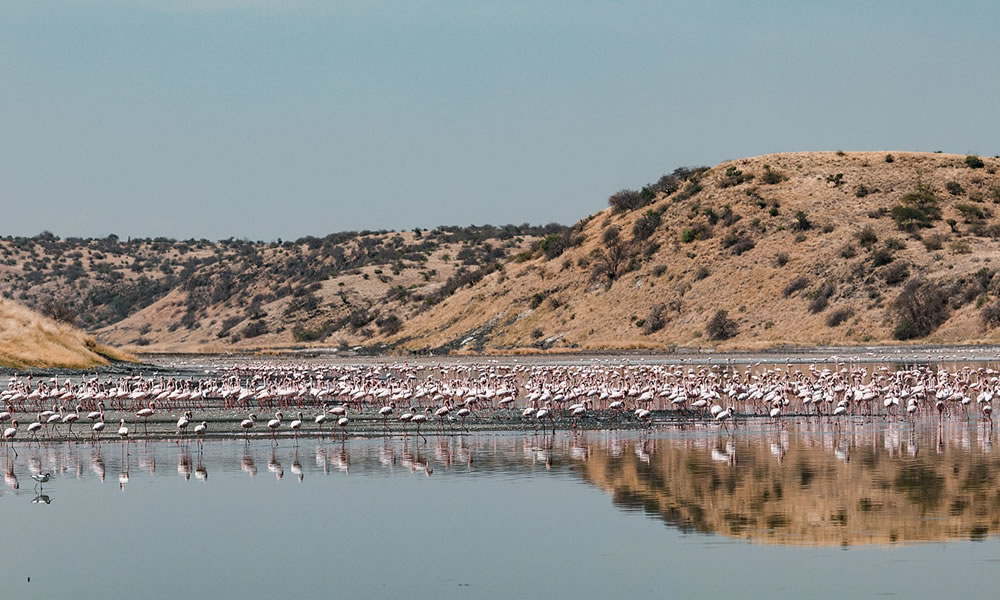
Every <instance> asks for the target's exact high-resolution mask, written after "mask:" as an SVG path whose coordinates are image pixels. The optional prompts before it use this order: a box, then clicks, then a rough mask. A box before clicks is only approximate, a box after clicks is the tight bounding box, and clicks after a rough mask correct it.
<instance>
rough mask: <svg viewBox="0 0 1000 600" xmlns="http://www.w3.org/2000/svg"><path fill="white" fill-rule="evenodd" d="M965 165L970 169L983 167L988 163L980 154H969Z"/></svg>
mask: <svg viewBox="0 0 1000 600" xmlns="http://www.w3.org/2000/svg"><path fill="white" fill-rule="evenodd" d="M965 166H967V167H969V168H970V169H982V168H983V167H985V166H986V163H984V162H983V159H981V158H979V157H978V156H976V155H974V154H970V155H969V156H966V157H965Z"/></svg>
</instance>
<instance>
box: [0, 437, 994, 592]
mask: <svg viewBox="0 0 1000 600" xmlns="http://www.w3.org/2000/svg"><path fill="white" fill-rule="evenodd" d="M995 442H996V434H995V433H994V432H992V431H991V430H990V429H989V428H987V427H985V426H984V425H982V424H976V423H969V424H967V423H965V422H962V421H955V422H949V423H945V424H944V425H943V426H942V427H940V428H939V427H937V424H936V423H927V424H924V425H919V426H917V427H916V428H914V427H911V426H909V425H907V424H905V423H889V424H887V423H885V422H884V421H883V422H876V423H874V424H872V423H862V422H854V423H848V424H845V425H844V426H841V427H836V426H835V425H833V424H830V423H828V422H825V421H824V422H816V421H812V422H810V421H797V422H794V423H790V424H788V425H787V426H785V427H778V426H774V425H769V424H764V423H758V424H749V425H746V426H742V427H741V428H740V429H738V430H737V431H736V433H734V434H733V435H727V434H726V432H725V431H721V432H720V431H719V430H717V429H715V428H696V429H687V430H677V429H671V430H666V431H657V432H653V433H651V434H649V435H641V434H618V433H613V432H586V433H583V434H580V435H576V436H574V435H572V434H570V433H566V432H560V433H558V434H557V435H555V436H554V437H553V436H551V435H548V436H543V435H537V436H536V435H530V434H529V435H522V434H476V435H470V436H454V437H435V436H430V437H429V439H428V441H427V442H426V443H419V444H418V443H415V441H414V439H413V438H412V437H411V438H410V439H403V438H391V439H374V440H349V441H347V442H346V443H345V444H341V443H339V442H338V443H331V442H330V441H328V440H326V441H317V440H315V439H310V440H308V441H306V440H302V441H300V442H299V444H298V447H295V446H294V445H293V444H292V442H291V441H290V440H289V441H285V440H283V441H282V442H281V445H280V446H279V447H278V448H272V447H271V446H270V444H269V442H267V441H255V442H253V443H252V444H251V445H250V446H249V447H247V446H245V445H244V444H243V443H242V441H231V442H230V441H226V442H210V443H206V444H205V446H204V449H203V450H200V449H199V447H198V446H197V445H196V444H194V443H191V444H188V445H183V444H175V443H173V442H155V443H154V442H150V443H142V442H137V443H132V444H131V445H130V448H128V450H127V453H126V452H124V451H123V449H122V447H121V446H120V445H119V444H103V445H101V446H93V445H91V444H89V443H73V444H70V443H61V444H55V445H42V446H41V447H38V446H34V445H33V446H30V447H29V446H28V445H26V444H25V443H24V442H22V443H19V444H18V446H17V450H18V452H19V456H18V457H17V458H14V455H13V453H8V454H6V456H7V459H6V465H7V469H6V476H5V485H4V486H3V493H2V495H0V515H2V523H3V526H2V527H3V531H2V544H0V565H3V570H2V573H3V576H4V577H3V585H4V587H5V592H6V593H5V597H11V598H58V597H68V596H70V595H78V596H86V595H88V594H93V595H94V597H96V596H97V595H103V596H106V597H125V596H127V595H135V596H136V597H142V598H175V597H177V596H178V594H181V595H182V596H181V597H209V596H220V597H238V598H270V597H293V596H300V595H304V596H306V597H324V596H334V595H336V596H343V595H346V596H347V597H352V596H356V597H399V596H401V595H404V594H405V595H406V597H415V598H528V597H546V596H548V597H571V596H576V597H581V598H644V597H664V596H671V595H672V596H680V597H721V596H728V597H736V596H740V597H769V598H786V597H796V598H800V597H803V595H805V596H806V597H830V598H833V597H838V598H839V597H844V596H845V595H846V596H848V597H849V596H857V597H875V596H892V595H898V596H909V597H929V596H931V595H934V594H963V593H972V592H974V591H978V590H981V589H983V585H984V582H986V581H987V580H986V577H988V576H990V575H992V574H993V573H994V572H995V571H996V568H997V567H998V566H1000V543H998V540H1000V538H997V537H995V534H996V533H997V532H998V531H1000V483H998V482H997V473H998V471H1000V455H998V453H997V452H995V451H994V443H995ZM3 452H4V451H3V450H0V453H3ZM45 471H51V472H52V473H53V475H54V477H53V479H52V481H50V482H49V483H47V484H44V487H43V488H42V489H40V490H38V491H35V490H34V489H33V488H34V481H33V480H32V478H31V474H32V473H39V472H45ZM29 577H30V582H29ZM321 595H322V596H321Z"/></svg>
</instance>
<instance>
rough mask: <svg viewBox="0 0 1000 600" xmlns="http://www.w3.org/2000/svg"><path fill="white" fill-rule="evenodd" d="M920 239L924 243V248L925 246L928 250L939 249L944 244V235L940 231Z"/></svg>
mask: <svg viewBox="0 0 1000 600" xmlns="http://www.w3.org/2000/svg"><path fill="white" fill-rule="evenodd" d="M920 241H921V242H922V243H923V244H924V248H927V250H928V251H933V250H940V249H941V247H942V246H943V245H944V236H943V235H941V234H940V233H935V234H934V235H929V236H927V237H925V238H924V239H922V240H920Z"/></svg>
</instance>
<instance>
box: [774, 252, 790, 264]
mask: <svg viewBox="0 0 1000 600" xmlns="http://www.w3.org/2000/svg"><path fill="white" fill-rule="evenodd" d="M774 264H776V265H778V266H779V267H783V266H785V265H787V264H788V254H786V253H784V252H779V253H778V254H777V255H775V257H774Z"/></svg>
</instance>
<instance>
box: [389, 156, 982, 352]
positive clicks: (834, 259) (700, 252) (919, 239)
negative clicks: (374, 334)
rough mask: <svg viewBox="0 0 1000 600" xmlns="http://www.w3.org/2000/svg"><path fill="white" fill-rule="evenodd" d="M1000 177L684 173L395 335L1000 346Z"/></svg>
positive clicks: (791, 165)
mask: <svg viewBox="0 0 1000 600" xmlns="http://www.w3.org/2000/svg"><path fill="white" fill-rule="evenodd" d="M998 168H1000V160H998V159H996V158H988V157H982V158H979V157H974V158H973V159H967V158H966V157H965V156H959V155H947V154H925V153H899V152H896V153H892V154H891V155H889V154H887V153H884V152H882V153H874V152H867V153H840V152H838V153H833V152H829V153H796V154H775V155H768V156H760V157H754V158H748V159H742V160H737V161H732V162H728V163H722V164H720V165H717V166H715V167H712V168H710V169H705V168H697V169H679V170H677V171H676V172H674V173H673V174H672V175H668V176H664V177H663V178H660V179H659V180H658V181H657V182H656V183H655V184H651V185H649V186H646V187H644V188H642V189H641V190H639V191H635V190H622V191H621V192H617V193H616V194H615V195H613V196H612V197H611V198H610V199H609V205H610V206H609V208H608V209H606V210H604V211H602V212H600V213H597V214H595V215H592V216H590V217H587V218H586V219H584V220H582V221H580V222H579V223H577V224H576V225H575V226H573V227H571V228H569V229H567V230H566V231H565V232H564V233H563V234H562V235H560V236H555V237H552V236H550V238H546V239H545V240H543V243H542V244H540V245H539V246H538V247H537V248H536V250H535V251H534V252H533V253H532V254H531V255H530V257H524V256H521V257H519V259H518V260H514V261H509V262H506V263H504V264H503V265H502V267H501V268H498V269H497V270H495V271H494V272H492V273H490V274H488V275H487V276H486V277H484V278H483V280H482V281H481V282H480V283H478V284H477V285H475V286H472V287H470V288H468V289H463V290H460V291H459V292H458V293H456V294H455V295H453V296H452V297H450V298H448V299H447V300H445V301H443V302H442V303H441V304H440V305H438V306H435V307H434V308H433V309H431V310H429V311H427V312H424V313H422V314H419V315H416V316H415V317H414V318H413V319H412V320H410V321H408V322H407V323H406V326H405V327H404V328H403V329H402V330H401V331H400V332H398V333H396V334H393V335H386V336H383V337H381V338H379V341H384V342H386V343H388V344H389V345H395V346H398V347H399V348H402V349H408V350H422V351H426V350H432V351H470V350H486V351H500V352H525V351H541V350H545V349H550V348H551V349H556V350H567V349H568V350H598V349H616V348H617V349H665V348H671V347H678V346H682V347H716V348H724V349H732V348H748V349H756V348H764V347H773V346H780V345H786V344H787V345H815V344H820V345H823V344H848V345H856V344H868V343H895V342H899V341H904V340H916V341H921V342H926V343H970V342H978V341H988V342H997V341H1000V329H998V328H997V327H996V326H997V325H998V324H1000V318H998V317H996V314H997V312H998V309H997V308H996V306H997V305H998V304H997V301H998V299H1000V277H997V270H998V265H997V264H994V260H996V259H997V258H1000V254H998V250H1000V217H998V215H997V212H998V211H1000V176H998V175H997V169H998ZM720 311H725V312H724V313H722V312H720ZM651 320H652V321H653V322H652V324H649V322H650V321H651Z"/></svg>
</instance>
